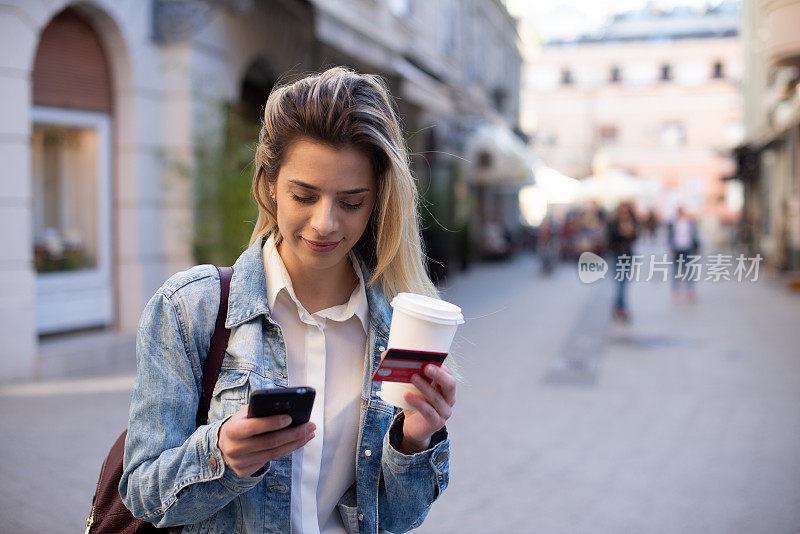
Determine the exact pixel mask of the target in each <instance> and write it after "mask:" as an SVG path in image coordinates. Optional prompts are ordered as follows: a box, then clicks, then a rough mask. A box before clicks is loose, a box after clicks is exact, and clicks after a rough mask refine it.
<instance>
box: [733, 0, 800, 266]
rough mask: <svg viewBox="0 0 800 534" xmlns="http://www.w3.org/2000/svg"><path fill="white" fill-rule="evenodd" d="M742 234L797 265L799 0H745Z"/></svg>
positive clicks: (775, 260)
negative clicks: (743, 198)
mask: <svg viewBox="0 0 800 534" xmlns="http://www.w3.org/2000/svg"><path fill="white" fill-rule="evenodd" d="M743 14H744V17H743V26H742V37H743V39H744V42H745V44H746V46H745V78H744V81H743V84H742V92H743V94H744V99H745V128H746V139H745V142H744V143H742V144H741V146H739V147H737V149H736V151H735V156H736V159H737V162H738V167H737V172H736V177H737V178H738V179H739V180H741V182H742V183H743V184H744V187H745V217H744V221H743V238H744V239H745V241H746V242H747V243H748V245H750V246H751V247H752V249H753V252H759V253H761V254H762V255H763V256H764V257H765V258H766V259H767V260H768V261H769V263H770V264H772V265H773V266H775V267H777V268H780V269H791V270H795V271H797V270H800V159H799V158H800V32H798V28H800V1H798V0H788V1H786V0H784V1H766V0H746V1H745V3H744V10H743Z"/></svg>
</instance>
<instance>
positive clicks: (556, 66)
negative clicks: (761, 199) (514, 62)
mask: <svg viewBox="0 0 800 534" xmlns="http://www.w3.org/2000/svg"><path fill="white" fill-rule="evenodd" d="M739 13H740V7H739V4H738V2H731V1H727V2H722V3H720V4H718V5H716V6H715V7H713V8H712V7H709V8H706V9H704V10H700V11H698V10H694V9H690V8H685V9H684V8H676V9H674V10H672V11H667V12H664V11H658V10H657V9H655V8H654V7H647V8H643V9H642V10H641V11H634V12H627V13H621V14H618V15H615V16H614V17H612V18H611V20H609V21H608V22H607V24H605V25H603V26H602V27H599V28H597V29H596V30H595V31H593V32H589V33H586V34H582V35H580V36H578V37H576V38H571V39H561V40H553V41H549V42H546V43H543V44H542V45H541V46H536V47H534V49H533V50H531V51H530V54H529V56H530V57H529V63H528V65H529V67H527V70H526V73H525V75H524V87H525V96H524V99H523V101H524V108H525V110H524V112H523V126H524V128H526V129H527V130H530V131H532V132H535V144H534V147H535V149H536V151H537V154H538V155H540V156H541V157H542V159H543V160H544V161H545V162H546V163H547V164H548V165H550V166H552V167H554V168H556V169H557V170H559V171H561V172H563V173H565V174H567V175H569V176H572V177H575V178H579V179H580V178H584V177H586V176H589V175H591V174H593V173H594V172H595V171H596V170H597V169H596V165H597V164H598V163H600V164H601V166H605V167H611V168H617V169H621V170H624V171H626V172H628V173H631V174H633V175H634V176H637V177H640V178H645V179H650V180H653V181H654V182H655V183H656V184H658V186H659V191H658V197H657V198H658V199H659V200H658V205H656V206H654V207H655V208H657V209H658V210H659V211H660V212H661V214H662V216H664V217H665V218H669V217H670V216H671V215H672V214H673V213H674V211H675V208H676V207H677V205H678V204H681V205H684V206H687V207H689V208H691V209H692V211H694V212H695V213H698V214H700V215H709V216H711V217H713V218H715V219H722V220H723V221H733V220H735V218H736V215H737V213H738V210H739V209H740V206H739V204H740V199H741V193H740V191H738V190H737V189H736V186H735V185H734V186H731V185H730V184H729V183H727V182H725V181H724V180H723V179H724V178H725V177H727V176H729V175H730V174H731V173H732V172H733V169H734V163H733V161H732V158H731V157H730V150H731V148H732V147H734V146H736V144H737V143H738V142H739V141H740V140H741V137H742V99H741V95H740V92H739V86H740V82H741V79H742V47H741V39H740V36H739V17H740V14H739ZM737 199H739V200H737Z"/></svg>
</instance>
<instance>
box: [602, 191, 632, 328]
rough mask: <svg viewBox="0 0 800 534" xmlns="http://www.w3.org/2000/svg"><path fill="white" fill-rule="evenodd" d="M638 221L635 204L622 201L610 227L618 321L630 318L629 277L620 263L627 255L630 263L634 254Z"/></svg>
mask: <svg viewBox="0 0 800 534" xmlns="http://www.w3.org/2000/svg"><path fill="white" fill-rule="evenodd" d="M637 226H638V225H637V222H636V214H635V213H634V211H633V205H631V204H630V203H628V202H623V203H620V204H619V205H618V206H617V210H616V212H615V213H614V215H613V216H612V218H611V221H610V222H609V227H608V239H609V243H608V245H609V250H610V251H611V258H612V260H613V263H614V267H615V269H614V270H615V273H618V274H619V276H615V277H614V279H615V280H616V283H617V287H616V294H615V296H614V306H613V318H614V320H616V321H621V322H628V321H629V320H630V312H629V311H628V303H627V300H626V294H625V291H626V286H627V282H628V280H627V278H628V276H626V273H625V272H624V270H623V271H622V272H618V271H621V270H620V268H619V267H620V265H621V264H622V263H623V261H624V258H623V256H626V257H627V258H628V259H627V261H628V263H629V264H630V263H631V261H632V258H631V257H632V256H633V243H634V241H636V236H637V233H638V228H637ZM628 274H632V273H630V272H629V273H628Z"/></svg>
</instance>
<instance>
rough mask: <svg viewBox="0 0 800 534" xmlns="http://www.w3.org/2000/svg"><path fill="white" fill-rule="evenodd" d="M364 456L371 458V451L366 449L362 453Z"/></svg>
mask: <svg viewBox="0 0 800 534" xmlns="http://www.w3.org/2000/svg"><path fill="white" fill-rule="evenodd" d="M364 456H372V451H371V450H369V449H367V450H365V451H364Z"/></svg>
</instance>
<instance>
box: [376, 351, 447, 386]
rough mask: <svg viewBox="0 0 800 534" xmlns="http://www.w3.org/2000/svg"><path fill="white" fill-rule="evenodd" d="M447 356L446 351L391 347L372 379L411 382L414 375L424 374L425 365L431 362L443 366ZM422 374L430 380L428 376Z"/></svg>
mask: <svg viewBox="0 0 800 534" xmlns="http://www.w3.org/2000/svg"><path fill="white" fill-rule="evenodd" d="M446 357H447V353H446V352H428V351H424V350H406V349H389V350H388V351H387V352H386V355H384V357H383V360H381V364H380V365H379V366H378V368H377V369H376V370H375V375H374V376H373V377H372V380H374V381H376V382H411V377H412V376H414V375H422V368H423V367H424V366H426V365H427V364H429V363H430V364H433V365H436V366H441V365H442V362H444V359H445V358H446ZM422 376H423V378H425V379H426V380H428V382H430V380H429V379H428V378H427V377H425V376H424V375H422Z"/></svg>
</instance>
